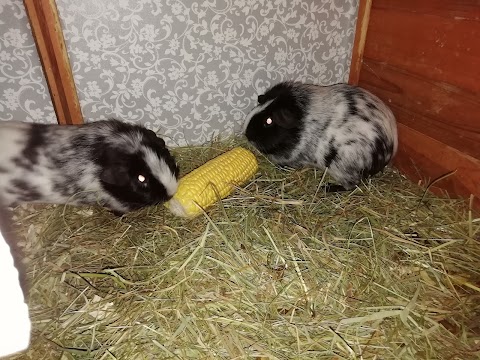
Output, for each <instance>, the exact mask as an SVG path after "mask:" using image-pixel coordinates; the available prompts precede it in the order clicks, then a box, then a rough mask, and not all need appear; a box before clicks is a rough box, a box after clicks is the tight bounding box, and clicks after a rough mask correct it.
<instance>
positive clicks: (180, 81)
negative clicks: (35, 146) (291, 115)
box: [0, 0, 358, 146]
mask: <svg viewBox="0 0 480 360" xmlns="http://www.w3.org/2000/svg"><path fill="white" fill-rule="evenodd" d="M57 5H58V8H59V12H60V17H61V20H62V25H63V28H64V35H65V38H66V43H67V50H68V53H69V56H70V60H71V63H72V69H73V73H74V77H75V83H76V85H77V90H78V92H79V99H80V102H81V106H82V112H83V115H84V117H85V119H86V121H94V120H98V119H104V118H108V117H117V118H120V119H123V120H127V121H132V122H140V123H143V124H145V125H146V126H147V127H149V128H151V129H153V130H155V131H158V132H159V133H161V134H163V135H165V136H166V137H167V143H169V145H172V146H175V145H187V144H200V143H204V142H206V141H208V140H210V139H212V137H215V136H218V135H222V136H224V135H230V134H231V133H232V132H234V131H238V130H240V128H241V124H242V122H243V119H244V117H245V115H246V114H247V113H248V111H249V110H250V109H251V108H252V107H253V106H254V105H255V103H256V97H257V94H259V93H262V92H263V91H264V90H265V89H266V88H268V87H269V86H271V85H273V84H275V83H277V82H279V81H282V80H286V79H293V80H301V81H307V82H313V83H318V84H323V85H327V84H332V83H336V82H343V81H346V79H347V76H348V70H349V66H350V56H351V49H352V42H353V36H354V25H355V21H356V12H357V5H358V0H202V1H188V0H82V1H78V0H57ZM0 36H1V44H0V46H1V49H0V94H1V95H0V96H1V99H0V118H1V119H8V118H19V119H21V120H27V121H48V122H52V121H55V114H54V112H53V108H52V105H51V102H50V100H49V99H48V90H47V88H46V86H45V82H44V80H43V78H42V72H41V68H40V66H39V61H38V56H37V54H36V50H35V47H34V43H33V40H32V37H31V34H30V31H29V29H28V27H27V18H26V16H25V11H24V9H23V4H22V1H20V0H0Z"/></svg>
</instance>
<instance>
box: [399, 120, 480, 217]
mask: <svg viewBox="0 0 480 360" xmlns="http://www.w3.org/2000/svg"><path fill="white" fill-rule="evenodd" d="M398 130H399V138H400V144H399V145H400V146H399V152H398V154H397V156H395V160H394V165H395V166H396V167H397V168H398V169H399V170H400V171H401V172H402V173H404V174H406V175H407V176H408V177H409V178H410V179H411V180H412V181H415V182H418V181H421V182H422V183H423V185H428V184H429V183H430V182H431V181H432V180H435V179H437V178H439V177H440V176H442V175H445V174H448V173H449V172H452V171H455V173H454V174H452V175H451V176H448V177H447V178H445V179H444V180H440V181H439V182H438V183H435V184H434V185H433V186H432V187H431V188H430V190H431V191H432V192H434V193H437V194H444V191H445V190H446V191H447V192H448V194H450V195H452V194H455V195H459V196H462V197H463V198H465V199H466V200H467V199H468V198H469V196H470V194H480V181H478V180H479V179H480V160H478V159H475V158H473V157H471V156H468V155H465V154H464V153H462V152H460V151H458V150H456V149H455V148H452V147H449V146H448V145H445V144H444V143H442V142H439V141H437V140H435V139H432V138H431V137H429V136H426V135H425V134H423V133H421V132H418V131H416V130H414V129H411V128H409V127H408V126H406V125H403V124H399V126H398ZM418 144H422V146H418ZM473 205H474V208H475V209H477V210H480V197H478V196H476V197H475V199H474V204H473Z"/></svg>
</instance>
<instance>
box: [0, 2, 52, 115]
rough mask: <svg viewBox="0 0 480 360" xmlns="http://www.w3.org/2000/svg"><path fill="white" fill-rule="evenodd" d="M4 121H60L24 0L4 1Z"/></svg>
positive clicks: (0, 101)
mask: <svg viewBox="0 0 480 360" xmlns="http://www.w3.org/2000/svg"><path fill="white" fill-rule="evenodd" d="M0 120H19V121H28V122H47V123H56V122H57V118H56V116H55V112H54V110H53V105H52V102H51V100H50V94H49V92H48V88H47V83H46V81H45V78H44V76H43V71H42V67H41V65H40V59H39V57H38V53H37V49H36V47H35V42H34V40H33V37H32V32H31V30H30V25H29V23H28V19H27V15H26V13H25V7H24V6H23V1H22V0H0Z"/></svg>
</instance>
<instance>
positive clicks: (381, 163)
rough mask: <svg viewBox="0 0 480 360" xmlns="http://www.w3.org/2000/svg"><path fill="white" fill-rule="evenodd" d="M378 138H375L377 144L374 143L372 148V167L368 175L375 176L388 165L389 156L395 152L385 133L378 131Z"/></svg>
mask: <svg viewBox="0 0 480 360" xmlns="http://www.w3.org/2000/svg"><path fill="white" fill-rule="evenodd" d="M377 132H378V136H377V137H376V138H375V142H374V143H373V148H372V165H371V167H370V169H369V170H368V174H366V175H370V176H373V175H375V174H377V173H379V172H380V171H382V170H383V168H384V167H385V166H386V165H387V162H388V160H390V159H389V158H388V159H387V156H388V154H391V153H392V152H393V144H391V143H390V142H388V144H387V143H386V139H387V138H386V136H385V134H384V132H383V131H378V130H377Z"/></svg>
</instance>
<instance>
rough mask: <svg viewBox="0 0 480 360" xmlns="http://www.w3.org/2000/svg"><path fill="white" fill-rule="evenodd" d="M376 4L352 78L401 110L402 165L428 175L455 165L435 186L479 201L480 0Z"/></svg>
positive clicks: (383, 0) (419, 176)
mask: <svg viewBox="0 0 480 360" xmlns="http://www.w3.org/2000/svg"><path fill="white" fill-rule="evenodd" d="M362 2H363V3H364V4H367V10H368V5H369V4H368V1H363V0H362ZM369 10H370V11H366V12H365V9H363V10H362V11H363V13H364V14H365V13H366V15H364V17H363V19H364V21H365V18H366V19H367V20H368V15H369V20H368V26H365V24H364V27H365V28H366V38H365V47H364V49H363V57H362V61H360V63H361V65H360V66H359V68H360V70H359V72H358V73H356V74H355V73H353V74H352V77H353V79H354V80H353V81H352V82H356V81H355V80H356V79H355V77H356V78H357V79H358V84H359V85H360V86H362V87H364V88H366V89H368V90H370V91H372V92H373V93H375V94H377V95H378V96H379V97H380V98H382V99H383V100H384V101H386V103H387V104H389V105H390V107H391V108H392V110H393V111H394V113H395V115H396V117H397V120H398V122H399V140H400V147H399V153H398V155H397V156H396V159H395V165H396V166H397V167H398V168H399V169H400V170H401V171H402V172H403V173H405V174H406V175H408V177H409V178H411V179H412V180H413V181H418V180H423V181H425V182H430V181H432V180H434V179H436V178H437V177H439V176H441V175H444V174H446V173H448V172H450V171H453V170H456V173H455V174H453V175H451V176H449V177H447V178H446V179H444V180H441V181H439V182H437V183H435V185H434V186H433V187H432V190H433V191H435V192H439V191H441V190H440V189H445V190H447V191H448V192H449V194H451V195H459V196H462V197H465V198H468V197H469V196H470V194H474V195H476V199H475V207H476V208H480V200H479V198H480V0H455V1H454V0H373V2H372V4H371V8H370V9H369ZM359 21H362V18H360V20H359ZM359 29H361V24H360V23H359V24H358V25H357V31H358V30H359ZM361 35H362V34H360V32H359V34H358V36H357V38H358V39H361V38H362V36H361ZM363 35H365V34H363ZM353 60H355V54H354V59H353ZM357 60H358V59H357ZM352 77H351V79H352Z"/></svg>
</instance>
